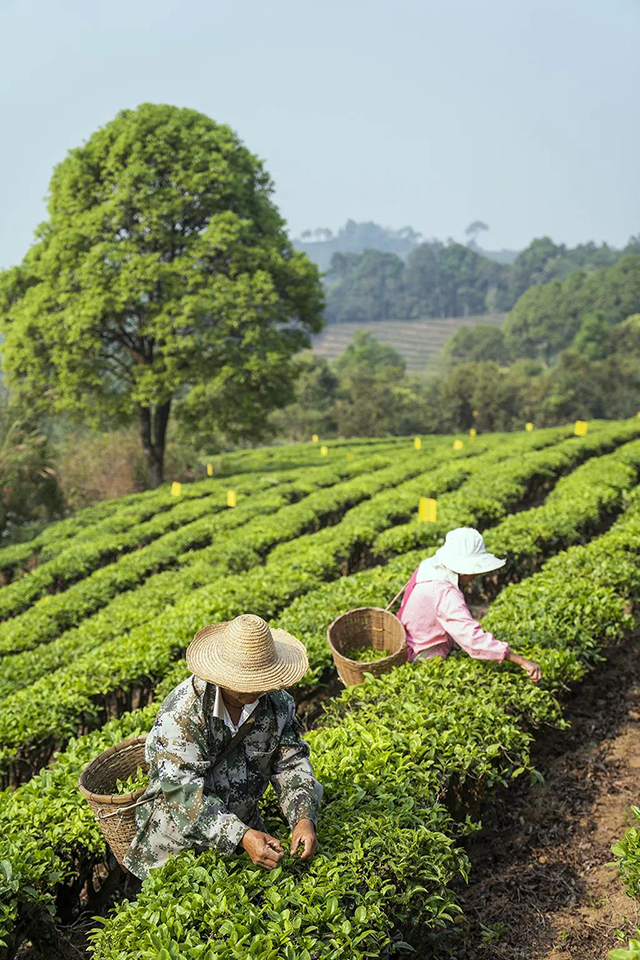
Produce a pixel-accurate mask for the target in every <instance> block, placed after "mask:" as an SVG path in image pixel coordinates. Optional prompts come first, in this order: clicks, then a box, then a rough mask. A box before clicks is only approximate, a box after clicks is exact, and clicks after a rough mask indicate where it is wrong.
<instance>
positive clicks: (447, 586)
mask: <svg viewBox="0 0 640 960" xmlns="http://www.w3.org/2000/svg"><path fill="white" fill-rule="evenodd" d="M398 618H399V620H400V622H401V623H402V624H403V626H404V628H405V631H406V634H407V652H408V656H409V660H415V659H416V657H418V656H419V655H421V657H424V658H427V657H435V656H441V657H446V656H447V654H448V653H450V651H451V647H452V641H454V640H455V642H456V643H457V644H458V645H459V646H460V647H462V649H463V650H465V651H466V652H467V653H468V654H469V656H470V657H475V658H477V659H478V660H499V661H502V660H504V658H505V656H506V655H507V653H508V652H509V644H508V643H503V642H502V641H501V640H497V639H496V638H495V637H494V636H493V634H492V633H488V632H487V631H486V630H483V629H482V627H481V626H480V624H479V623H478V621H477V620H474V618H473V616H472V615H471V612H470V610H469V608H468V607H467V604H466V603H465V599H464V596H463V594H462V591H461V590H460V589H459V588H458V587H456V586H454V584H453V583H449V582H448V581H446V580H428V581H425V582H424V583H416V582H415V573H414V576H413V577H412V578H411V581H409V584H408V586H407V589H406V590H405V594H404V598H403V601H402V606H401V607H400V610H399V611H398Z"/></svg>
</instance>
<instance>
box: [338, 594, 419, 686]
mask: <svg viewBox="0 0 640 960" xmlns="http://www.w3.org/2000/svg"><path fill="white" fill-rule="evenodd" d="M327 639H328V641H329V646H330V647H331V653H332V654H333V662H334V663H335V665H336V670H337V671H338V675H339V677H340V679H341V680H342V682H343V683H344V685H345V686H347V687H348V686H353V685H354V684H356V683H362V681H363V680H364V675H365V673H372V674H373V675H374V676H375V677H380V676H382V674H383V673H388V672H389V671H390V670H393V668H394V667H398V666H400V665H401V664H403V663H404V662H405V661H406V659H407V638H406V635H405V632H404V627H403V626H402V624H401V623H400V621H399V620H398V618H397V617H396V616H394V614H393V613H389V612H388V611H387V610H382V609H381V608H380V607H356V609H355V610H348V611H347V613H343V614H341V615H340V616H339V617H336V619H335V620H334V621H333V623H332V624H330V626H329V629H328V630H327ZM363 647H373V649H374V650H389V651H390V655H389V656H388V657H383V658H382V659H381V660H371V661H368V662H366V663H363V662H360V661H358V660H351V659H349V657H346V656H345V652H346V651H349V650H354V649H355V650H360V649H362V648H363Z"/></svg>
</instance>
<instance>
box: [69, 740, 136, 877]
mask: <svg viewBox="0 0 640 960" xmlns="http://www.w3.org/2000/svg"><path fill="white" fill-rule="evenodd" d="M146 739H147V738H146V735H144V736H141V737H130V738H129V739H128V740H123V741H122V742H121V743H116V744H115V746H113V747H109V749H108V750H105V751H104V753H101V754H100V756H98V757H96V758H95V759H94V760H92V761H91V762H90V763H88V764H87V766H86V767H85V768H84V770H83V771H82V773H81V774H80V779H79V780H78V788H79V790H80V792H81V793H82V795H83V796H84V797H86V799H87V801H88V803H89V806H90V807H91V809H92V810H93V812H94V814H95V815H96V819H97V821H98V823H99V824H100V829H101V830H102V832H103V834H104V838H105V840H106V841H107V843H108V844H109V846H110V847H111V849H112V850H113V854H114V856H115V858H116V860H117V861H118V863H119V864H120V866H122V865H123V864H122V861H123V859H124V857H125V854H126V853H127V850H128V849H129V847H130V846H131V841H132V840H133V838H134V836H135V832H136V819H135V818H136V809H137V807H138V806H139V804H138V801H139V800H140V797H141V796H142V794H143V793H144V788H143V789H141V790H135V791H134V792H133V793H126V794H117V793H114V792H113V791H114V790H115V788H116V780H126V778H127V777H128V776H130V775H131V774H133V773H135V772H136V769H137V767H138V766H140V767H142V769H143V770H145V771H147V770H148V769H149V765H148V763H147V762H146V760H145V758H144V744H145V740H146Z"/></svg>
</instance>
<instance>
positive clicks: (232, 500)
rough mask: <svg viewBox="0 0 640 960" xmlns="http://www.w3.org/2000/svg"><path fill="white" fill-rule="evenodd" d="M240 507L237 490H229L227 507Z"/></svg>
mask: <svg viewBox="0 0 640 960" xmlns="http://www.w3.org/2000/svg"><path fill="white" fill-rule="evenodd" d="M237 505H238V494H237V493H236V491H235V490H227V506H228V507H237Z"/></svg>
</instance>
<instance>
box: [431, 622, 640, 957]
mask: <svg viewBox="0 0 640 960" xmlns="http://www.w3.org/2000/svg"><path fill="white" fill-rule="evenodd" d="M566 716H567V719H569V720H570V722H571V728H570V729H569V730H566V731H553V732H551V733H548V734H542V735H541V736H539V737H538V741H537V744H536V746H535V749H534V758H533V759H534V763H535V765H536V768H537V769H538V770H539V771H540V772H541V773H542V775H543V777H544V780H545V782H544V784H538V785H536V786H534V787H530V786H529V785H527V784H521V785H520V786H518V787H517V788H516V789H513V787H511V788H509V791H508V793H507V792H505V793H504V794H503V796H501V797H500V798H495V797H494V798H492V802H491V806H487V810H486V811H485V813H484V815H483V817H482V821H483V830H482V832H481V833H478V834H475V835H474V836H473V839H472V840H471V841H470V842H469V844H468V853H469V856H470V858H471V861H472V871H471V883H470V885H469V886H468V887H467V888H466V889H465V890H463V891H461V893H460V902H461V905H462V907H463V910H464V912H465V914H466V916H467V918H468V920H469V924H468V925H461V926H460V928H459V931H458V933H457V934H456V935H455V936H451V935H448V936H446V937H445V939H444V941H443V942H442V943H441V944H440V946H439V947H438V949H437V951H436V953H435V954H434V953H432V952H431V951H430V952H429V955H430V956H433V957H434V960H435V958H436V956H437V957H438V958H439V957H451V958H455V960H525V958H526V960H569V958H571V960H605V958H606V957H607V955H608V951H609V950H611V949H613V948H614V947H620V946H623V942H622V941H621V940H620V939H619V937H618V936H617V935H616V930H619V931H621V933H622V934H624V936H625V937H629V936H633V935H634V934H635V930H636V929H637V928H638V927H640V905H638V904H637V903H636V902H635V901H633V900H631V899H630V898H629V897H628V896H627V895H626V893H625V890H624V887H623V884H622V881H621V879H620V876H619V872H618V869H617V867H616V866H615V865H610V864H611V861H612V860H613V855H612V853H611V845H612V844H613V843H615V842H616V841H617V840H619V839H620V838H621V836H622V835H623V833H624V831H625V830H626V829H627V827H628V826H629V825H630V823H631V821H632V820H633V817H632V815H631V812H630V806H631V804H638V802H639V801H640V784H639V783H638V774H639V771H640V636H638V637H635V638H633V639H632V640H631V641H629V642H628V643H627V644H626V645H625V647H624V649H622V650H618V651H612V653H611V658H610V660H609V662H608V663H606V664H603V665H602V666H601V667H600V668H599V669H597V670H595V671H594V673H593V674H592V675H591V677H590V678H589V679H588V680H587V681H586V682H585V683H583V684H582V685H581V686H580V687H579V688H578V689H577V691H576V693H575V695H574V696H573V698H572V699H571V700H570V701H569V702H568V703H567V710H566ZM496 799H497V802H496ZM425 956H426V954H425Z"/></svg>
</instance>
